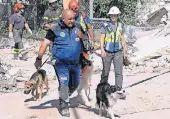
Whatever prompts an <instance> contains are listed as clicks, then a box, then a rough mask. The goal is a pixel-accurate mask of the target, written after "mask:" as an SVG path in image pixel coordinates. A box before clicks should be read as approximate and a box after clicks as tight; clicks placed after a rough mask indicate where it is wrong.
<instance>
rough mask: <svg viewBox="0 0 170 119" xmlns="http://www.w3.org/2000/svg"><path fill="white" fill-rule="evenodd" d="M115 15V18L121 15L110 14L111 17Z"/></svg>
mask: <svg viewBox="0 0 170 119" xmlns="http://www.w3.org/2000/svg"><path fill="white" fill-rule="evenodd" d="M113 17H115V18H117V17H119V16H118V15H117V14H111V15H110V18H113Z"/></svg>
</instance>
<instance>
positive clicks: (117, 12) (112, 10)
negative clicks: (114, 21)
mask: <svg viewBox="0 0 170 119" xmlns="http://www.w3.org/2000/svg"><path fill="white" fill-rule="evenodd" d="M120 13H121V12H120V10H119V8H117V7H116V6H113V7H112V8H110V10H109V13H108V14H120Z"/></svg>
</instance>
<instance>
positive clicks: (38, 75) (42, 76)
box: [24, 69, 49, 100]
mask: <svg viewBox="0 0 170 119" xmlns="http://www.w3.org/2000/svg"><path fill="white" fill-rule="evenodd" d="M43 83H44V84H45V85H46V89H47V91H46V93H48V90H49V86H48V78H47V74H46V71H45V70H43V69H40V70H38V72H35V73H34V74H33V75H32V76H31V78H30V79H29V81H26V82H25V85H24V94H29V93H30V92H31V91H32V92H31V94H32V96H33V99H34V100H36V99H37V98H38V87H39V89H40V93H39V100H41V99H42V90H43ZM35 91H36V95H35V94H34V92H35Z"/></svg>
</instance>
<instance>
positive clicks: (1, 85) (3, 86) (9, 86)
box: [0, 59, 17, 93]
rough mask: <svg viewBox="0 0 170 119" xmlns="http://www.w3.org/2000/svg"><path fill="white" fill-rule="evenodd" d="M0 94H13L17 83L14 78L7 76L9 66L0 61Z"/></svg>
mask: <svg viewBox="0 0 170 119" xmlns="http://www.w3.org/2000/svg"><path fill="white" fill-rule="evenodd" d="M0 61H1V62H0V92H3V93H5V92H13V91H15V90H16V88H17V82H16V79H15V77H14V76H16V75H14V76H11V75H10V74H9V72H8V71H9V70H10V69H11V67H12V65H11V64H6V63H4V62H2V59H0Z"/></svg>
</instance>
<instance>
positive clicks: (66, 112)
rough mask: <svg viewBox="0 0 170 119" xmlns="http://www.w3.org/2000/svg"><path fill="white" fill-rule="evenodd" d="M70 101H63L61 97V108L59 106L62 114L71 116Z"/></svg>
mask: <svg viewBox="0 0 170 119" xmlns="http://www.w3.org/2000/svg"><path fill="white" fill-rule="evenodd" d="M68 105H69V103H68V102H65V101H63V100H62V99H60V108H59V113H60V114H61V115H62V116H65V117H70V112H69V108H68Z"/></svg>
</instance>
